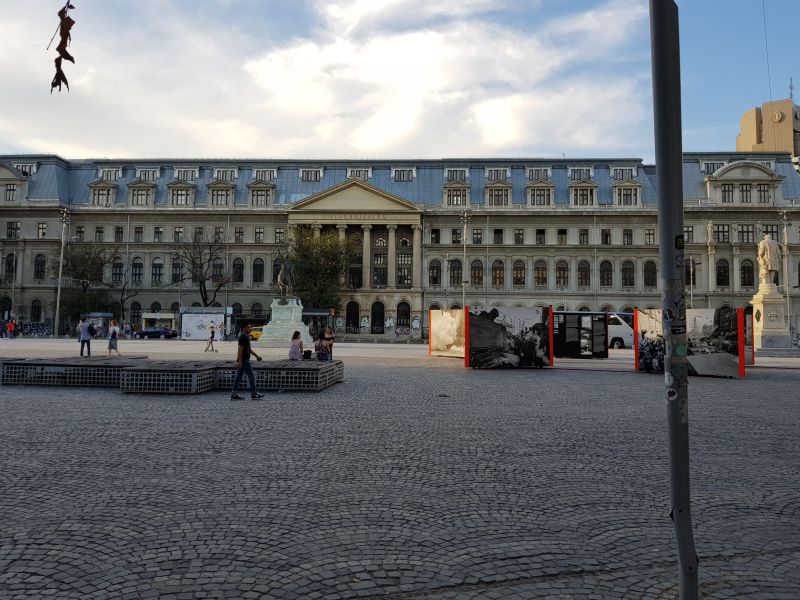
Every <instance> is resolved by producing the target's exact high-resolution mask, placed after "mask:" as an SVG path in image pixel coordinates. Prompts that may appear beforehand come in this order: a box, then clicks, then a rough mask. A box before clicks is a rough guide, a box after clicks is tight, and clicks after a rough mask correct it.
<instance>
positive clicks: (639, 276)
mask: <svg viewBox="0 0 800 600" xmlns="http://www.w3.org/2000/svg"><path fill="white" fill-rule="evenodd" d="M634 276H635V279H634V280H633V289H634V290H635V291H637V292H641V291H642V290H644V267H643V266H642V259H641V257H639V258H637V259H636V271H635V272H634Z"/></svg>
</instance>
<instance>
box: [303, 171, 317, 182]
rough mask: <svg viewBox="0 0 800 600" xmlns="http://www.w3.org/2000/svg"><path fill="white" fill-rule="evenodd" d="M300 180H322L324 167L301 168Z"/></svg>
mask: <svg viewBox="0 0 800 600" xmlns="http://www.w3.org/2000/svg"><path fill="white" fill-rule="evenodd" d="M300 181H312V182H318V181H322V169H300Z"/></svg>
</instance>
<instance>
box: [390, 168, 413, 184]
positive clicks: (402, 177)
mask: <svg viewBox="0 0 800 600" xmlns="http://www.w3.org/2000/svg"><path fill="white" fill-rule="evenodd" d="M392 179H394V180H395V181H398V182H408V181H414V169H392Z"/></svg>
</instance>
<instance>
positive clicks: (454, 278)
mask: <svg viewBox="0 0 800 600" xmlns="http://www.w3.org/2000/svg"><path fill="white" fill-rule="evenodd" d="M450 285H461V261H460V260H453V261H451V262H450Z"/></svg>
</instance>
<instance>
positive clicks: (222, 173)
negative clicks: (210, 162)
mask: <svg viewBox="0 0 800 600" xmlns="http://www.w3.org/2000/svg"><path fill="white" fill-rule="evenodd" d="M214 179H218V180H219V181H233V180H234V179H236V169H214Z"/></svg>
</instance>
